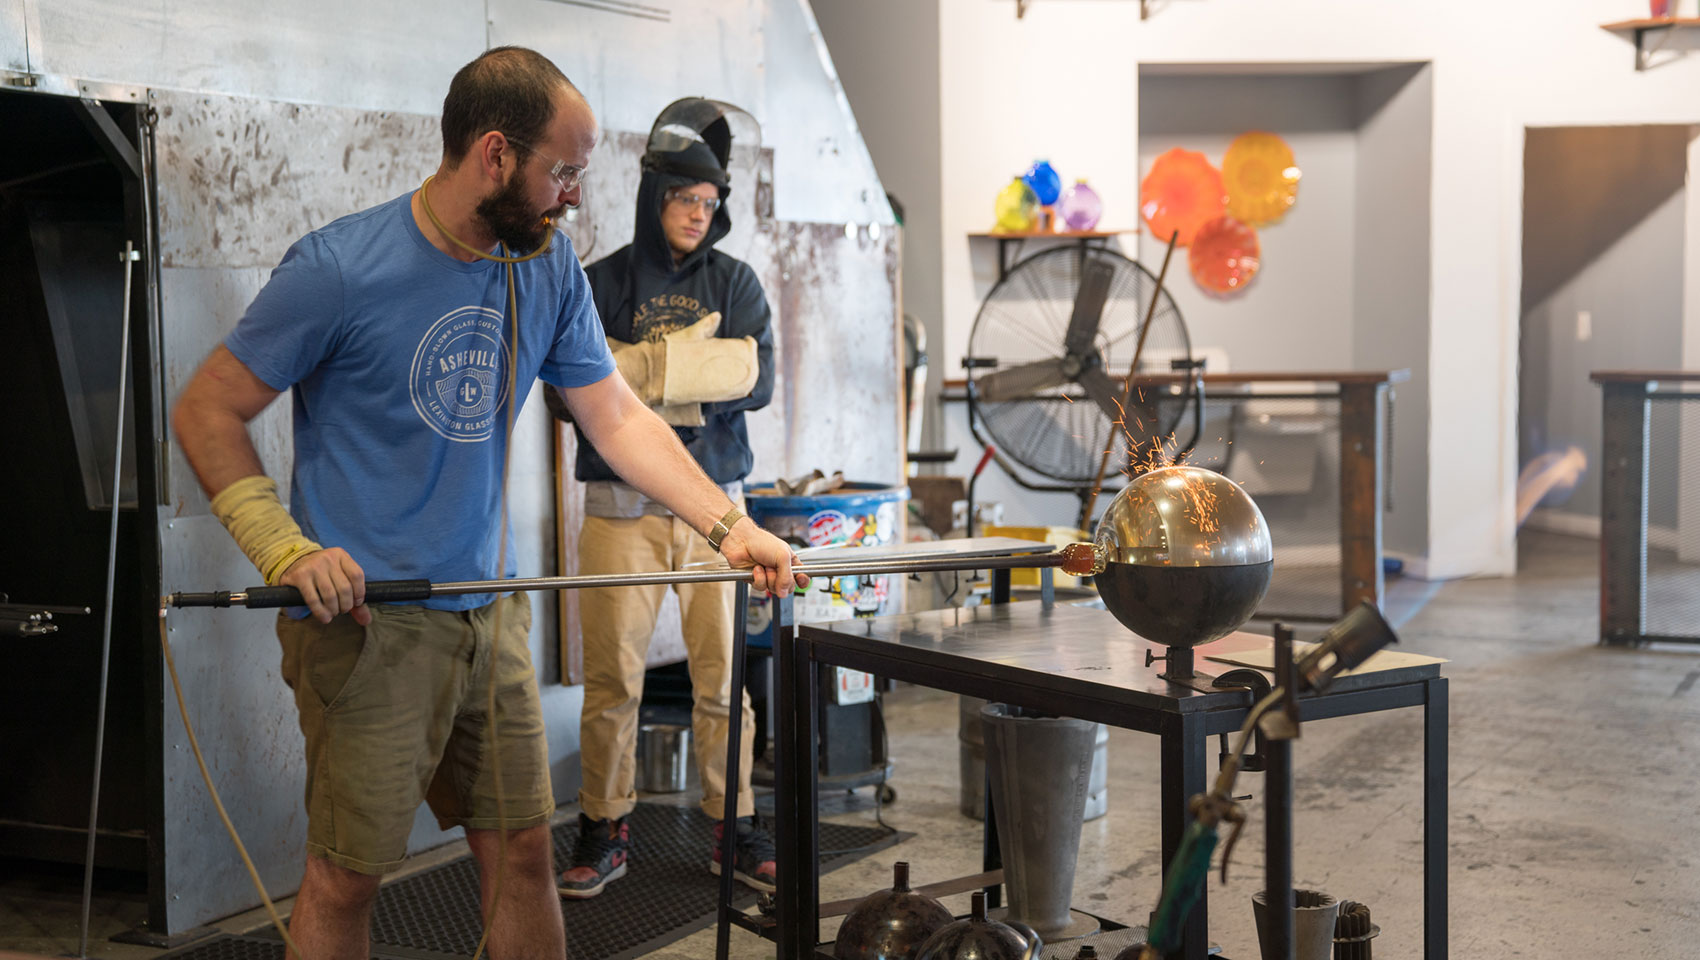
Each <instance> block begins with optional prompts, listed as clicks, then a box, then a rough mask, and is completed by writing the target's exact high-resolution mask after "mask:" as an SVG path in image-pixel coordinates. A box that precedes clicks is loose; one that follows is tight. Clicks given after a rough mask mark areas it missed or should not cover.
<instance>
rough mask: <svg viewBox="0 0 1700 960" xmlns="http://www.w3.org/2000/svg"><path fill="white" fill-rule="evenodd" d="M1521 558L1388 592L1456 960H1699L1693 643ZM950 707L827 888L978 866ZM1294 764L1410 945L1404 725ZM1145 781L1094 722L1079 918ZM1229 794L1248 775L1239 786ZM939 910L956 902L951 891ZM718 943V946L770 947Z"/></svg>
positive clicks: (1386, 725) (1329, 886)
mask: <svg viewBox="0 0 1700 960" xmlns="http://www.w3.org/2000/svg"><path fill="white" fill-rule="evenodd" d="M1521 553H1522V569H1521V572H1520V573H1519V574H1518V575H1517V576H1516V577H1515V578H1511V579H1498V580H1469V581H1458V582H1451V583H1445V584H1423V583H1417V582H1404V583H1400V584H1398V585H1397V586H1396V587H1395V588H1394V589H1393V590H1392V591H1391V592H1390V596H1389V602H1388V611H1389V616H1390V618H1392V619H1394V620H1395V622H1396V623H1397V624H1398V625H1399V626H1400V635H1401V639H1402V641H1403V643H1404V645H1405V647H1406V648H1407V649H1409V650H1412V651H1414V652H1418V653H1426V654H1432V655H1436V656H1442V657H1446V658H1449V659H1450V660H1451V661H1452V662H1451V663H1450V664H1449V665H1448V666H1447V667H1445V673H1446V675H1447V676H1448V677H1450V678H1451V699H1452V703H1451V708H1452V709H1451V731H1452V732H1451V825H1450V833H1451V835H1450V846H1451V857H1450V877H1451V930H1452V936H1451V953H1450V955H1451V956H1453V957H1459V958H1478V957H1490V956H1493V957H1504V956H1523V957H1531V958H1541V960H1570V958H1575V960H1582V958H1589V960H1591V958H1594V957H1599V956H1670V957H1679V956H1681V957H1688V956H1700V948H1697V947H1695V944H1697V943H1700V831H1696V830H1694V829H1692V828H1691V827H1690V826H1688V825H1687V824H1686V823H1685V822H1684V819H1685V817H1686V815H1688V814H1691V813H1692V812H1693V811H1695V809H1696V807H1697V806H1700V800H1697V799H1696V797H1700V762H1697V761H1696V760H1695V759H1694V756H1695V753H1696V749H1697V748H1700V691H1697V690H1696V687H1697V686H1700V683H1697V681H1700V649H1687V648H1684V649H1674V648H1673V649H1655V650H1638V651H1622V650H1608V649H1603V648H1600V647H1598V646H1596V645H1595V631H1596V614H1597V587H1596V583H1597V581H1596V577H1597V573H1596V564H1597V563H1598V545H1597V544H1596V543H1595V542H1593V541H1583V540H1572V539H1567V538H1563V537H1557V536H1552V535H1545V534H1538V533H1527V534H1525V536H1524V538H1523V543H1522V550H1521ZM956 709H957V708H956V701H955V698H954V697H950V696H946V695H943V694H938V693H934V692H932V691H927V690H920V689H914V688H905V689H903V690H900V691H899V692H898V693H896V694H894V695H892V696H890V697H889V698H888V723H889V726H890V729H891V736H892V751H893V755H894V757H895V758H896V762H897V773H896V776H895V778H894V780H893V785H894V786H895V787H896V788H897V791H898V794H899V797H898V800H897V802H896V804H894V805H893V806H891V807H888V808H887V809H886V810H885V813H884V816H885V820H886V822H888V823H889V824H891V825H892V826H894V827H897V828H898V829H901V830H905V831H909V832H912V833H914V834H915V835H916V836H915V837H914V838H913V839H911V840H909V841H908V842H906V843H904V844H903V845H901V846H900V847H897V848H895V849H892V850H888V851H884V852H882V853H879V854H876V855H874V856H872V857H869V858H866V859H864V860H862V861H860V862H858V863H856V864H853V865H851V866H849V867H846V868H844V869H842V870H839V871H836V872H834V873H832V874H829V875H827V876H826V877H824V878H823V880H822V883H821V893H822V898H823V899H826V900H831V899H837V898H842V897H852V896H857V895H860V894H863V893H866V892H868V891H870V890H873V889H875V888H878V887H881V886H889V884H890V878H891V872H890V870H891V862H892V861H893V860H895V859H906V860H908V861H910V862H911V864H912V865H913V867H912V870H913V877H914V881H915V882H916V883H928V882H931V881H934V880H938V879H942V878H946V877H951V876H956V875H959V874H966V873H972V872H975V871H976V870H978V864H979V839H980V824H979V823H978V822H976V821H970V820H968V819H966V818H964V817H962V816H961V815H960V814H959V813H958V812H957V801H958V787H957V773H956V771H957V741H956V736H955V731H956ZM1295 754H1296V757H1295V763H1296V769H1297V773H1296V776H1295V786H1296V799H1297V803H1298V812H1297V814H1296V816H1295V824H1294V827H1295V833H1296V836H1297V838H1298V843H1297V851H1296V863H1295V879H1296V881H1297V883H1298V884H1299V885H1300V886H1304V887H1311V888H1315V889H1321V890H1325V891H1327V892H1328V893H1331V894H1333V895H1335V896H1337V897H1340V898H1342V899H1351V900H1359V901H1362V902H1364V903H1367V904H1369V905H1370V907H1371V909H1372V911H1373V914H1374V919H1375V922H1376V923H1378V924H1379V925H1380V926H1381V928H1382V935H1381V937H1380V938H1379V939H1378V940H1376V942H1375V953H1376V956H1377V957H1379V958H1383V960H1398V958H1415V957H1419V956H1421V942H1422V938H1421V920H1422V917H1421V907H1420V903H1419V900H1420V893H1421V876H1422V872H1421V847H1420V842H1421V837H1422V822H1421V812H1420V806H1421V802H1420V792H1419V791H1420V786H1421V770H1420V760H1421V727H1420V713H1419V712H1418V711H1416V710H1402V711H1394V712H1390V713H1385V714H1375V715H1370V716H1366V717H1352V718H1342V719H1339V720H1332V721H1324V722H1319V723H1315V724H1311V725H1307V726H1306V727H1305V730H1304V737H1303V739H1302V740H1301V741H1299V743H1298V745H1297V747H1296V750H1295ZM1157 773H1158V762H1157V744H1156V741H1155V740H1154V739H1152V738H1149V737H1145V736H1142V735H1139V734H1134V733H1126V732H1122V731H1112V732H1111V740H1110V784H1111V786H1110V813H1109V815H1108V816H1106V817H1104V818H1102V819H1100V820H1097V821H1095V822H1093V823H1089V824H1087V825H1086V828H1085V833H1084V836H1083V837H1082V842H1081V853H1080V864H1079V868H1078V872H1077V875H1076V880H1075V902H1076V904H1077V905H1078V906H1081V907H1083V908H1085V909H1087V910H1090V911H1092V912H1094V913H1097V914H1100V915H1102V916H1106V917H1110V918H1112V919H1118V920H1122V921H1124V922H1142V920H1143V918H1144V916H1145V915H1146V913H1147V912H1148V911H1149V910H1150V909H1151V906H1152V905H1153V903H1154V902H1155V899H1156V896H1157V893H1158V876H1159V872H1160V864H1159V857H1158V833H1157V819H1158V816H1157V810H1158V808H1157ZM1240 787H1241V792H1246V793H1253V794H1256V793H1258V791H1259V790H1260V788H1261V784H1260V783H1259V778H1258V776H1257V775H1256V774H1247V775H1243V776H1242V778H1241V780H1240ZM868 793H869V791H867V790H863V791H861V793H860V795H859V796H858V797H857V798H853V799H852V798H845V799H846V800H848V801H849V802H848V804H846V803H844V802H843V801H842V800H834V801H833V804H832V805H833V806H835V807H837V808H838V812H835V813H833V814H831V819H837V820H841V821H845V822H855V823H871V822H872V821H873V813H872V810H871V802H870V801H869V800H868V799H867V795H868ZM1247 806H1248V811H1249V812H1250V815H1251V822H1250V824H1249V825H1248V829H1247V833H1246V835H1245V836H1244V838H1243V839H1242V841H1241V843H1240V846H1239V848H1238V849H1237V850H1236V851H1235V855H1234V865H1233V869H1232V871H1231V874H1230V878H1229V882H1228V884H1227V886H1226V887H1223V886H1221V885H1220V884H1219V883H1217V882H1216V880H1215V879H1214V878H1213V879H1212V882H1211V888H1210V898H1211V904H1212V913H1211V936H1212V939H1213V940H1215V941H1217V942H1219V943H1221V944H1222V945H1223V947H1224V949H1225V953H1226V955H1228V956H1230V957H1240V958H1244V957H1255V956H1257V946H1256V933H1255V929H1254V927H1253V924H1252V914H1251V908H1250V902H1249V901H1250V898H1251V895H1252V893H1254V892H1255V891H1256V890H1258V889H1260V887H1261V871H1262V818H1261V814H1262V808H1261V804H1260V801H1259V800H1257V799H1254V800H1253V801H1252V802H1251V803H1249V804H1248V805H1247ZM454 852H455V851H454V850H453V849H452V848H450V849H446V850H444V851H441V852H439V853H438V854H435V855H434V856H433V859H435V858H436V857H439V856H448V855H452V854H453V853H454ZM79 879H80V876H79ZM704 882H709V881H708V879H707V877H706V876H705V880H704ZM79 892H80V885H78V884H75V883H73V884H66V883H64V882H62V880H59V879H55V878H51V877H44V876H21V877H20V876H13V877H0V949H14V950H23V951H30V952H34V953H40V954H60V953H67V952H74V951H75V949H76V930H77V896H78V893H79ZM947 905H949V906H950V907H952V908H953V909H956V910H958V911H964V910H966V897H965V896H962V897H956V898H951V899H950V900H948V901H947ZM144 913H145V911H144V910H143V906H142V901H141V896H140V894H139V893H135V894H132V895H130V896H127V897H126V896H119V897H105V898H102V899H101V901H100V902H99V903H97V909H96V912H95V918H94V928H95V931H96V935H97V936H99V937H104V936H105V935H107V934H109V933H111V932H115V931H116V930H119V929H123V928H125V927H128V926H131V925H133V924H134V923H136V922H137V921H138V920H139V919H140V918H141V917H142V916H143V915H144ZM259 922H263V917H260V916H257V915H255V914H248V915H244V916H242V917H237V918H231V920H230V921H228V922H226V923H225V924H223V926H225V927H226V928H227V929H233V930H234V929H245V928H248V927H251V926H253V925H255V924H256V923H259ZM835 924H836V921H828V922H827V923H825V924H824V925H823V934H824V935H825V936H828V937H830V936H831V935H832V933H833V931H834V929H835ZM734 937H735V939H734V951H733V953H734V955H735V956H738V957H768V956H772V955H773V951H772V948H771V947H770V946H769V945H767V944H765V943H762V942H760V941H758V940H756V939H755V938H754V937H751V936H749V935H747V934H744V933H742V932H735V933H734ZM91 948H92V949H91V956H97V957H102V958H110V960H145V958H149V957H151V956H153V955H154V953H155V952H154V951H148V950H144V949H141V948H135V947H125V946H122V945H116V944H112V943H110V942H108V941H106V940H104V939H99V940H97V941H96V942H95V943H93V944H91ZM713 948H714V937H713V932H712V930H710V931H704V932H702V933H698V934H695V935H693V936H691V937H688V938H686V939H684V940H681V941H679V942H678V943H676V944H674V945H673V946H671V947H668V948H666V949H663V950H661V951H658V952H656V953H654V954H652V955H651V956H652V957H654V958H655V960H699V958H707V957H711V956H713Z"/></svg>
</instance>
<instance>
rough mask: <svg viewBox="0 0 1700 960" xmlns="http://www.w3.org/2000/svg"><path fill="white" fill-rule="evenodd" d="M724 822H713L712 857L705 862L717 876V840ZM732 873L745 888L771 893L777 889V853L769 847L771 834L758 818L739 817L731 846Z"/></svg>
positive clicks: (718, 858) (718, 853) (718, 852)
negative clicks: (736, 831) (735, 836)
mask: <svg viewBox="0 0 1700 960" xmlns="http://www.w3.org/2000/svg"><path fill="white" fill-rule="evenodd" d="M725 828H726V821H724V820H717V821H715V824H714V859H713V860H712V861H710V862H709V865H708V869H709V871H710V872H712V873H713V874H714V875H715V876H717V877H718V876H720V840H721V838H722V837H723V836H725V832H724V831H725ZM732 855H733V860H732V876H733V877H735V878H737V879H738V880H739V881H740V882H742V883H743V884H745V885H746V886H749V887H754V888H755V889H757V890H760V891H762V892H764V893H773V892H774V891H775V890H777V889H778V885H777V877H778V874H779V870H778V864H777V863H776V862H775V861H776V860H777V858H778V856H779V855H778V853H777V852H776V851H775V849H774V846H773V837H772V836H770V835H769V834H768V832H767V828H766V827H765V826H763V825H762V822H761V818H760V817H739V818H738V833H737V838H736V839H735V840H734V841H733V846H732Z"/></svg>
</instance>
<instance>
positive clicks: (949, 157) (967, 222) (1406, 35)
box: [939, 0, 1700, 577]
mask: <svg viewBox="0 0 1700 960" xmlns="http://www.w3.org/2000/svg"><path fill="white" fill-rule="evenodd" d="M1138 8H1139V5H1138V4H1136V3H1131V2H1129V3H1105V2H1101V0H1038V2H1035V3H1033V4H1032V5H1031V6H1030V8H1029V10H1028V12H1027V15H1026V17H1025V18H1024V19H1021V20H1017V19H1016V18H1015V13H1014V5H1013V3H990V2H986V0H941V3H940V31H939V32H940V38H941V46H940V51H941V56H940V75H941V88H940V89H941V96H940V102H941V117H940V121H941V122H940V128H941V129H940V141H941V144H942V156H941V167H942V169H943V170H944V171H945V178H944V180H945V196H944V199H943V206H942V211H943V212H942V217H941V243H942V247H943V251H944V258H943V264H944V282H945V289H944V307H945V340H946V341H947V344H948V346H947V347H946V349H945V350H944V355H945V356H957V357H959V356H960V355H961V352H962V350H961V345H962V343H963V342H965V340H966V338H967V333H968V328H969V326H970V325H971V323H972V321H973V313H974V307H975V306H976V304H977V302H978V299H977V296H976V290H977V289H978V286H979V284H981V283H983V282H984V280H985V278H984V277H982V276H976V275H975V272H974V270H973V269H972V267H971V266H970V263H969V257H968V252H967V246H968V241H967V240H966V239H965V237H966V235H967V234H968V233H970V232H973V231H976V230H983V229H984V228H985V227H986V226H987V224H988V222H989V219H990V203H991V197H992V196H993V195H994V194H995V193H996V191H997V189H998V187H1000V186H1001V185H1002V184H1003V182H1005V181H1006V180H1007V178H1008V177H1009V175H1010V173H1011V172H1013V171H1014V170H1017V169H1019V168H1020V167H1021V166H1023V165H1024V164H1025V163H1027V162H1028V161H1030V160H1031V159H1032V157H1033V156H1034V155H1036V154H1042V153H1043V154H1049V155H1050V156H1051V159H1052V160H1053V161H1054V162H1058V163H1059V166H1061V167H1063V168H1064V169H1065V171H1067V170H1087V171H1091V170H1096V169H1101V170H1103V171H1105V172H1104V173H1099V174H1097V175H1096V176H1095V181H1096V182H1098V183H1099V184H1101V186H1102V187H1103V188H1104V189H1103V191H1102V192H1104V193H1105V200H1106V205H1107V212H1106V214H1105V222H1106V224H1109V225H1114V226H1124V225H1131V223H1132V220H1133V218H1134V206H1135V203H1136V201H1135V196H1136V190H1137V185H1138V171H1137V170H1135V169H1134V166H1133V164H1132V163H1129V162H1128V158H1130V157H1135V156H1137V155H1138V154H1139V149H1138V145H1137V143H1135V142H1134V131H1136V130H1137V128H1138V77H1137V75H1136V69H1137V68H1136V66H1135V65H1136V64H1137V63H1139V62H1146V63H1201V64H1203V63H1289V62H1305V63H1310V62H1342V63H1350V62H1365V61H1370V62H1424V61H1428V62H1432V63H1433V68H1432V69H1433V77H1434V81H1433V111H1434V130H1433V146H1432V150H1433V154H1432V158H1431V162H1432V167H1431V177H1432V180H1431V188H1432V189H1431V194H1432V203H1431V207H1430V218H1429V222H1430V223H1431V224H1432V225H1433V227H1434V229H1433V230H1432V232H1431V234H1430V239H1429V244H1430V246H1429V255H1430V266H1431V271H1432V280H1431V286H1430V291H1429V294H1430V297H1429V305H1428V316H1429V330H1428V347H1429V349H1428V354H1429V362H1430V370H1429V379H1430V382H1431V383H1433V384H1436V385H1440V384H1444V385H1445V389H1443V390H1442V389H1436V390H1435V391H1434V392H1433V393H1432V394H1431V397H1430V400H1429V403H1428V411H1427V416H1426V419H1427V421H1428V422H1429V424H1430V434H1429V440H1428V446H1429V454H1430V456H1429V465H1428V467H1427V468H1426V472H1427V480H1428V491H1427V502H1428V514H1429V523H1428V531H1427V549H1426V551H1425V552H1426V554H1427V561H1428V563H1427V567H1428V573H1429V575H1430V576H1435V577H1449V576H1463V575H1470V574H1503V573H1508V572H1510V571H1511V570H1512V569H1513V568H1514V566H1515V549H1514V537H1515V531H1514V524H1513V520H1514V517H1513V503H1514V501H1513V492H1514V489H1515V482H1516V467H1517V464H1516V433H1515V410H1516V354H1517V351H1516V342H1517V330H1518V319H1519V317H1518V313H1519V310H1518V289H1519V281H1520V266H1519V262H1520V251H1521V236H1520V232H1521V231H1520V226H1519V224H1520V219H1519V216H1518V213H1519V204H1520V199H1521V178H1522V173H1521V159H1522V158H1521V142H1522V131H1523V128H1524V127H1525V126H1528V125H1558V124H1607V123H1693V122H1695V121H1696V120H1700V96H1696V95H1695V91H1697V90H1700V57H1695V56H1690V57H1688V58H1686V59H1685V60H1681V61H1678V62H1675V63H1672V64H1670V65H1668V66H1663V67H1659V68H1657V69H1654V70H1650V71H1645V72H1640V73H1637V72H1635V71H1634V70H1633V69H1632V56H1631V48H1630V47H1629V46H1628V45H1627V44H1625V43H1624V42H1623V41H1622V40H1619V39H1617V38H1616V37H1614V36H1612V35H1610V34H1608V33H1606V32H1604V31H1602V30H1600V29H1599V26H1598V25H1599V24H1601V23H1604V22H1607V21H1609V20H1613V19H1619V18H1621V17H1623V16H1626V15H1628V14H1626V12H1625V9H1624V7H1623V5H1622V4H1620V3H1617V2H1607V0H1551V2H1535V0H1525V2H1522V3H1508V4H1483V3H1480V2H1474V0H1439V2H1434V3H1427V4H1415V5H1413V4H1386V3H1363V2H1361V0H1293V2H1286V3H1268V2H1267V0H1210V2H1198V3H1170V4H1163V5H1158V6H1157V8H1156V12H1155V14H1154V15H1153V16H1152V18H1151V19H1149V20H1147V21H1143V22H1142V21H1140V20H1139V18H1138ZM1089 175H1091V174H1089ZM1301 189H1302V188H1301ZM951 375H952V376H959V375H960V374H959V373H958V372H957V371H951ZM1578 389H1579V390H1580V389H1583V388H1581V387H1578ZM1588 389H1591V388H1588ZM1416 415H1418V414H1417V413H1415V412H1413V411H1408V410H1407V409H1405V408H1404V406H1401V409H1400V417H1401V423H1403V422H1404V420H1405V418H1407V417H1409V416H1416Z"/></svg>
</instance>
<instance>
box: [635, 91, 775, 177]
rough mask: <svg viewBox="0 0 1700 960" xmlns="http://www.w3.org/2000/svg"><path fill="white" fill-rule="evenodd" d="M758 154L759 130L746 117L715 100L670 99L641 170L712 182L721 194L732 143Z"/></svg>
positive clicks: (651, 134) (728, 174)
mask: <svg viewBox="0 0 1700 960" xmlns="http://www.w3.org/2000/svg"><path fill="white" fill-rule="evenodd" d="M734 141H735V142H736V143H737V144H738V147H739V149H740V151H743V150H749V151H752V155H753V154H754V153H755V152H759V151H760V150H761V125H760V124H758V123H756V119H755V118H754V117H752V116H750V115H749V113H748V112H746V111H744V110H742V109H740V108H738V107H735V106H733V105H732V104H730V103H723V102H721V101H719V100H704V99H702V98H700V97H687V98H685V99H683V100H675V101H673V102H672V103H670V104H668V105H667V109H665V110H663V111H661V115H660V116H658V117H656V118H655V125H654V126H653V127H651V128H650V131H649V146H648V148H647V149H646V150H645V151H644V154H643V169H644V170H653V171H656V172H658V173H665V174H670V175H672V176H675V177H683V178H685V179H688V180H692V181H696V182H706V183H712V184H714V185H715V186H717V187H719V188H720V190H721V192H722V193H724V192H725V191H726V189H727V187H729V186H731V183H732V176H731V171H732V144H733V142H734Z"/></svg>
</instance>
